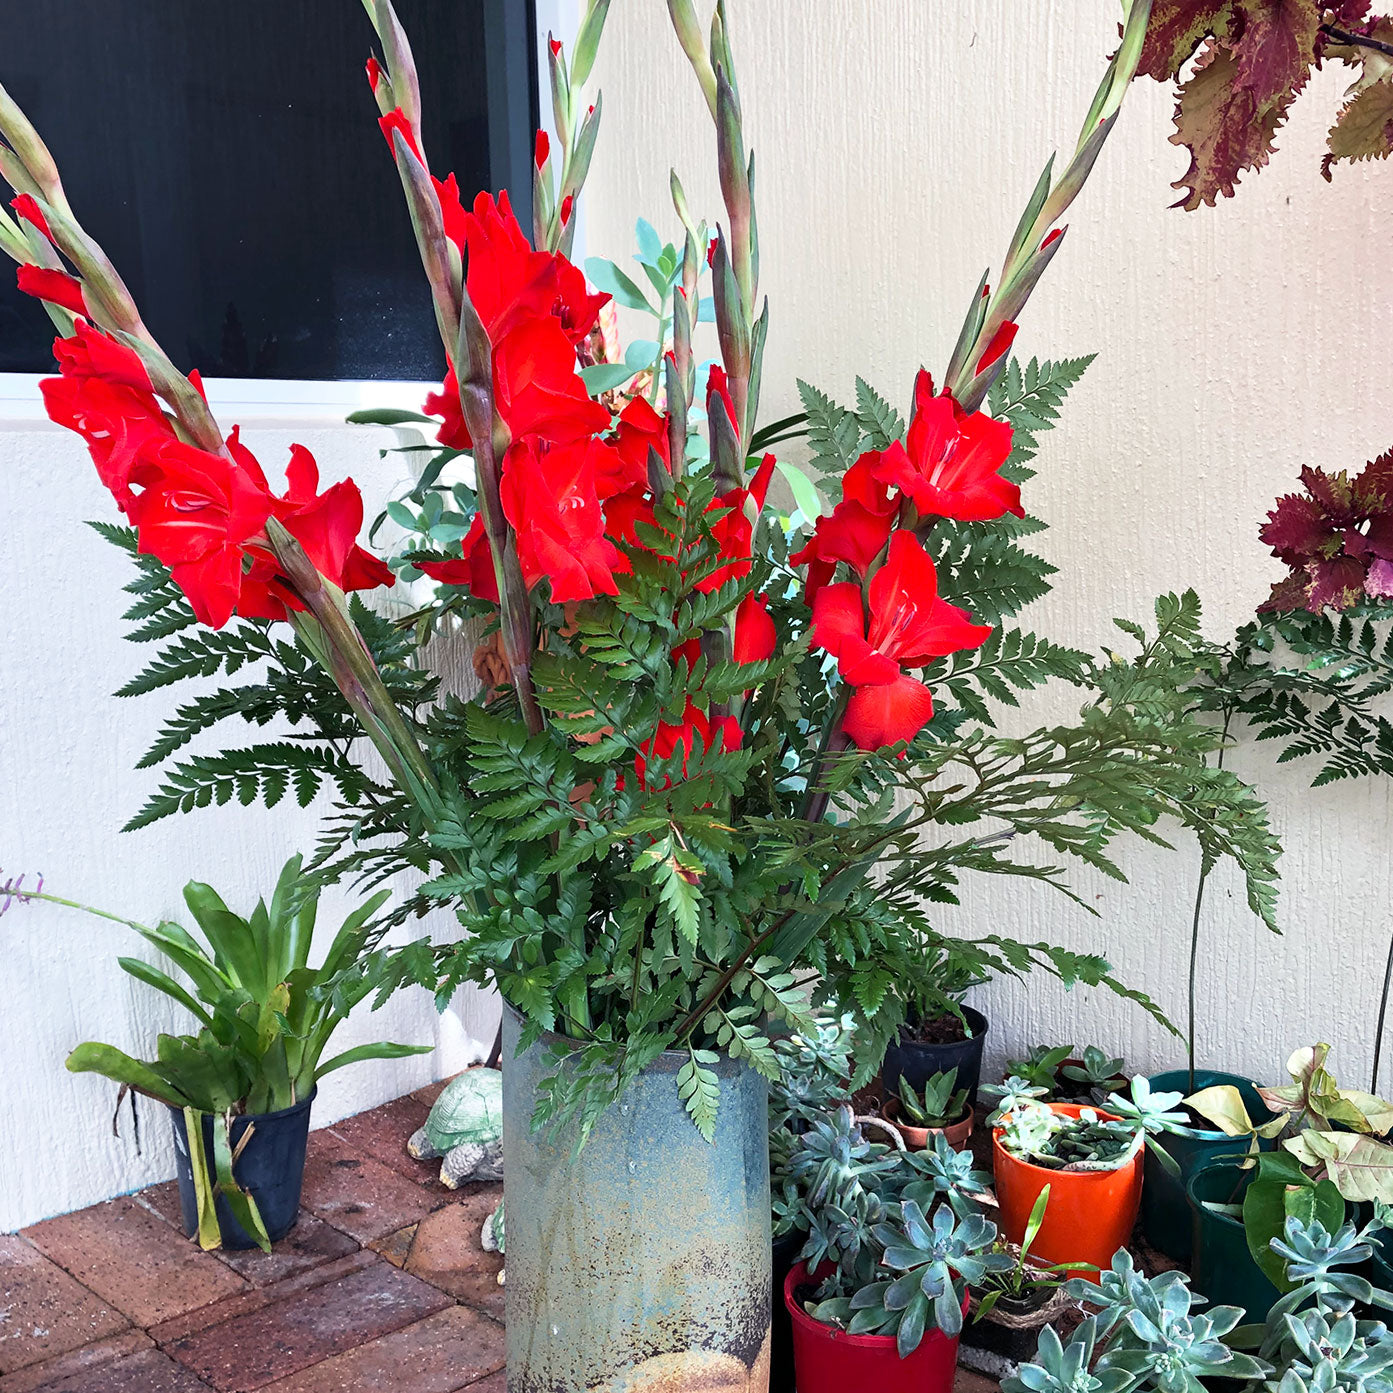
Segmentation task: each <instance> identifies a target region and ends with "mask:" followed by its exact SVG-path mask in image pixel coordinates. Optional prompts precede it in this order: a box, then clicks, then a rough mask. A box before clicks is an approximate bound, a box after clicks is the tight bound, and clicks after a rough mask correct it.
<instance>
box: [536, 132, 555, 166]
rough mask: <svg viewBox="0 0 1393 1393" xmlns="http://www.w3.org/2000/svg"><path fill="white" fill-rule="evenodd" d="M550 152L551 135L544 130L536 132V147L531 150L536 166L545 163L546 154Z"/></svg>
mask: <svg viewBox="0 0 1393 1393" xmlns="http://www.w3.org/2000/svg"><path fill="white" fill-rule="evenodd" d="M550 154H551V137H550V136H548V135H547V133H546V132H545V131H538V132H537V148H536V150H535V151H534V152H533V156H532V158H533V159H534V160H535V161H536V164H537V168H538V169H541V167H542V166H543V165H544V164H546V162H547V158H548V156H549V155H550Z"/></svg>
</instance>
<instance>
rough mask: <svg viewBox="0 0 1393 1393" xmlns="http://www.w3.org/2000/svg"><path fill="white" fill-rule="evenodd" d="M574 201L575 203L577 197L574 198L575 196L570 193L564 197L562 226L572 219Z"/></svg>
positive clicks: (562, 202) (562, 201)
mask: <svg viewBox="0 0 1393 1393" xmlns="http://www.w3.org/2000/svg"><path fill="white" fill-rule="evenodd" d="M574 203H575V199H573V198H572V197H571V195H570V194H567V195H566V197H565V198H563V199H562V200H561V226H562V227H565V226H566V224H567V223H568V222H570V221H571V207H572V205H573V204H574Z"/></svg>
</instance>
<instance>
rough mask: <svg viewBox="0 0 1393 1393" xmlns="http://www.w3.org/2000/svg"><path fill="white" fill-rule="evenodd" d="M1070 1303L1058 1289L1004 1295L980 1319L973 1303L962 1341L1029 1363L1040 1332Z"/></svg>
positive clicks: (1022, 1362) (973, 1346)
mask: <svg viewBox="0 0 1393 1393" xmlns="http://www.w3.org/2000/svg"><path fill="white" fill-rule="evenodd" d="M1069 1305H1070V1302H1069V1301H1068V1299H1067V1298H1066V1297H1065V1296H1064V1294H1063V1292H1062V1291H1060V1290H1059V1289H1058V1288H1056V1289H1054V1290H1046V1291H1037V1292H1034V1293H1032V1295H1031V1296H1029V1297H1027V1298H1026V1299H1024V1300H1020V1301H1016V1300H1013V1299H1012V1298H1011V1297H1009V1296H1003V1297H1002V1298H1001V1299H1000V1300H999V1301H998V1302H997V1303H996V1305H995V1307H993V1309H992V1310H991V1311H990V1312H988V1314H987V1315H986V1317H985V1318H983V1319H981V1320H978V1319H977V1318H976V1311H975V1303H974V1311H973V1314H972V1315H971V1316H970V1317H969V1318H968V1320H967V1322H966V1323H965V1324H964V1325H963V1333H962V1336H961V1341H962V1343H963V1344H964V1345H966V1346H968V1347H970V1348H972V1349H977V1350H985V1351H986V1352H987V1353H988V1354H995V1355H998V1356H999V1357H1001V1358H1002V1359H1008V1360H1010V1361H1011V1362H1012V1363H1013V1364H1025V1363H1029V1362H1030V1361H1031V1360H1033V1359H1034V1358H1035V1352H1036V1347H1037V1346H1038V1345H1039V1342H1040V1331H1041V1330H1042V1329H1044V1327H1045V1326H1046V1325H1049V1324H1050V1322H1051V1321H1052V1320H1053V1319H1054V1318H1056V1317H1057V1316H1058V1315H1059V1314H1060V1313H1061V1312H1062V1311H1065V1310H1067V1309H1068V1308H1069Z"/></svg>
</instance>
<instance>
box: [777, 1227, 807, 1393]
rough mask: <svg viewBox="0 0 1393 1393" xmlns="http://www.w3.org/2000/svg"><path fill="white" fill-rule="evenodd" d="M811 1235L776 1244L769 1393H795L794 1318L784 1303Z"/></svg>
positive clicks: (797, 1233) (787, 1236)
mask: <svg viewBox="0 0 1393 1393" xmlns="http://www.w3.org/2000/svg"><path fill="white" fill-rule="evenodd" d="M807 1241H808V1235H807V1234H806V1233H803V1232H801V1231H797V1230H795V1231H794V1232H793V1233H785V1234H782V1235H781V1236H780V1237H778V1238H776V1239H775V1240H774V1286H773V1291H772V1296H773V1304H774V1312H773V1325H772V1326H771V1329H770V1340H769V1393H794V1384H793V1318H792V1317H791V1316H790V1315H789V1313H788V1306H787V1305H786V1304H785V1303H784V1278H785V1277H787V1276H788V1274H789V1273H790V1272H791V1271H792V1270H793V1266H794V1263H795V1262H796V1261H797V1258H798V1253H799V1251H800V1250H801V1249H802V1247H803V1245H804V1244H805V1243H806V1242H807Z"/></svg>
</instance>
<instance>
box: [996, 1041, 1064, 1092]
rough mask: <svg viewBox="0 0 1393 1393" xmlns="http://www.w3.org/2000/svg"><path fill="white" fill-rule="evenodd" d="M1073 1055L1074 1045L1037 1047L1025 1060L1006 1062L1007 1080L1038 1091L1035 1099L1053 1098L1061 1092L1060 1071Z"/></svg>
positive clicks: (1034, 1047) (1033, 1048) (1009, 1060)
mask: <svg viewBox="0 0 1393 1393" xmlns="http://www.w3.org/2000/svg"><path fill="white" fill-rule="evenodd" d="M1073 1055H1074V1047H1073V1045H1035V1046H1033V1047H1032V1048H1031V1051H1030V1053H1029V1054H1028V1055H1027V1056H1026V1057H1025V1058H1024V1059H1008V1060H1007V1061H1006V1079H1007V1081H1010V1080H1018V1081H1021V1082H1024V1083H1025V1084H1027V1085H1029V1087H1030V1088H1032V1089H1034V1090H1038V1092H1036V1093H1034V1094H1033V1095H1032V1096H1034V1097H1039V1098H1053V1097H1055V1095H1056V1094H1057V1093H1058V1092H1059V1071H1060V1069H1061V1068H1063V1066H1064V1063H1065V1061H1066V1060H1069V1059H1072V1058H1073Z"/></svg>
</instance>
